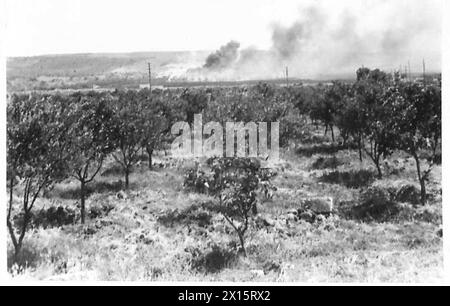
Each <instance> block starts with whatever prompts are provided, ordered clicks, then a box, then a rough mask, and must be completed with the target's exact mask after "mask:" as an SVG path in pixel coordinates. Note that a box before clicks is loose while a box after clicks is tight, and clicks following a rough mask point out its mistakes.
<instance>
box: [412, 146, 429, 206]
mask: <svg viewBox="0 0 450 306" xmlns="http://www.w3.org/2000/svg"><path fill="white" fill-rule="evenodd" d="M412 155H413V157H414V160H415V161H416V169H417V178H418V179H419V183H420V202H421V204H422V205H425V204H426V203H427V190H426V186H425V180H426V177H423V176H422V170H421V169H420V160H419V157H418V156H417V154H416V153H413V154H412Z"/></svg>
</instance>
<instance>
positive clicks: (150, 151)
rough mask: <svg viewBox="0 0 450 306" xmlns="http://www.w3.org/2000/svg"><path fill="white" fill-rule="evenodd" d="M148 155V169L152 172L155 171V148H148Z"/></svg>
mask: <svg viewBox="0 0 450 306" xmlns="http://www.w3.org/2000/svg"><path fill="white" fill-rule="evenodd" d="M147 154H148V169H149V170H152V169H153V157H152V156H153V148H148V147H147Z"/></svg>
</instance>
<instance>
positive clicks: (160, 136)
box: [139, 91, 172, 170]
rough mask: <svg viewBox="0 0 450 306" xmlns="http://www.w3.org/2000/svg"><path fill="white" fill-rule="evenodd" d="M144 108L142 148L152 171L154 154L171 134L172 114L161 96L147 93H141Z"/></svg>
mask: <svg viewBox="0 0 450 306" xmlns="http://www.w3.org/2000/svg"><path fill="white" fill-rule="evenodd" d="M139 95H140V99H141V103H143V106H142V114H143V116H144V117H145V123H146V125H145V130H144V135H143V137H142V144H141V145H142V147H143V148H145V150H146V151H147V154H148V167H149V169H150V170H151V169H152V164H153V158H152V157H153V152H154V151H155V150H156V149H158V148H159V147H160V145H161V143H162V142H163V140H164V139H165V137H166V135H167V134H168V133H169V132H170V126H171V125H170V122H171V119H172V113H171V112H170V109H168V105H166V104H165V103H164V101H163V99H162V98H161V97H160V96H155V95H152V96H151V97H150V96H146V93H145V91H142V92H140V93H139Z"/></svg>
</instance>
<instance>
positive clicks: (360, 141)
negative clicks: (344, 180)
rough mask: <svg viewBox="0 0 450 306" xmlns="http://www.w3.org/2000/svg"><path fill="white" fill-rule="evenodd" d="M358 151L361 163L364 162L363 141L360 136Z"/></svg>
mask: <svg viewBox="0 0 450 306" xmlns="http://www.w3.org/2000/svg"><path fill="white" fill-rule="evenodd" d="M358 151H359V161H360V162H362V161H363V156H362V140H361V136H359V138H358Z"/></svg>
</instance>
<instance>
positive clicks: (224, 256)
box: [188, 245, 237, 273]
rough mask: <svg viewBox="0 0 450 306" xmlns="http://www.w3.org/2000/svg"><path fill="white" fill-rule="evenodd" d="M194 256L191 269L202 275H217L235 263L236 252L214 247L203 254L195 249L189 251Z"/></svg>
mask: <svg viewBox="0 0 450 306" xmlns="http://www.w3.org/2000/svg"><path fill="white" fill-rule="evenodd" d="M188 252H189V253H191V255H192V261H191V268H192V269H194V270H196V271H199V272H202V273H217V272H219V271H221V270H222V269H224V268H227V267H229V266H230V265H231V264H232V263H233V262H235V260H236V258H237V256H236V253H235V252H232V251H230V250H227V249H225V248H223V247H221V246H218V245H214V246H213V247H212V249H211V250H209V251H207V252H205V253H203V252H202V251H201V250H199V249H197V248H195V249H190V250H188Z"/></svg>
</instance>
